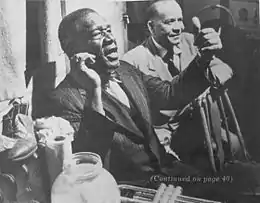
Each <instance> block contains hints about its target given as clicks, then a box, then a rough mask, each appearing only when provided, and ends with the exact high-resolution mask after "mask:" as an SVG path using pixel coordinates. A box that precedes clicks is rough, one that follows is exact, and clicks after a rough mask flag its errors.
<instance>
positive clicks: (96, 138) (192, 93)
mask: <svg viewBox="0 0 260 203" xmlns="http://www.w3.org/2000/svg"><path fill="white" fill-rule="evenodd" d="M117 72H118V74H119V76H120V79H121V81H122V83H123V86H124V89H125V92H126V94H127V95H128V98H129V99H130V100H131V101H132V103H133V104H134V106H135V108H136V109H137V112H138V113H139V121H138V122H140V123H141V126H142V129H138V128H137V126H136V124H135V123H134V121H133V120H132V118H131V116H130V115H129V112H128V111H127V110H126V109H124V108H122V106H120V105H119V104H118V102H117V101H116V100H115V99H113V98H112V96H110V95H109V94H107V93H106V92H105V91H103V95H102V100H103V105H104V110H105V113H106V116H102V115H100V114H99V113H97V112H95V111H93V110H91V109H90V108H89V107H88V106H87V105H85V104H87V103H88V100H89V97H88V92H86V91H85V90H83V89H81V88H79V86H78V84H77V82H75V81H74V80H73V79H72V78H71V77H70V76H69V75H68V76H67V77H66V78H65V80H64V81H62V82H61V84H60V85H59V86H58V87H57V88H56V90H55V91H54V92H53V93H52V94H51V96H50V102H51V103H50V104H51V106H52V107H53V108H52V109H51V112H49V113H47V111H46V114H49V115H50V114H51V115H56V116H60V117H63V118H64V119H67V120H68V121H70V123H71V125H72V126H73V127H74V129H75V131H76V139H75V142H74V143H73V144H74V146H73V149H74V151H92V152H96V153H98V154H100V155H101V157H102V159H103V161H104V165H105V167H106V168H107V169H108V170H109V171H110V172H111V173H112V174H113V175H114V176H115V178H116V179H117V180H136V179H148V178H149V176H150V175H151V174H155V173H162V171H163V170H162V169H163V168H165V167H166V166H165V163H166V162H167V163H169V161H166V159H168V156H169V155H167V156H166V154H165V150H164V148H163V147H162V146H161V145H160V143H159V141H158V138H157V136H156V135H155V132H154V129H153V125H152V121H151V109H150V108H151V101H153V103H156V105H157V106H160V107H162V108H163V106H166V105H169V104H170V106H172V108H175V107H176V105H179V103H184V104H185V103H188V102H189V101H190V100H192V99H193V98H195V97H196V96H198V95H199V94H201V92H203V91H204V90H205V89H206V88H207V87H208V86H209V82H208V80H207V79H206V77H205V74H204V70H203V69H202V68H199V67H197V64H196V63H195V61H194V62H192V63H191V64H190V66H189V67H188V68H187V69H186V70H185V71H183V72H182V73H181V74H180V75H179V76H177V77H175V78H174V79H173V80H172V81H171V82H169V81H162V80H161V79H159V78H156V77H152V76H148V75H145V74H143V73H142V72H141V71H139V70H138V69H136V68H134V67H133V66H132V65H130V64H128V63H126V62H123V61H121V65H120V67H119V68H118V69H117ZM183 93H185V94H184V95H185V97H183V96H182V97H180V94H182V95H183ZM180 98H181V99H180ZM170 159H171V158H170ZM172 160H173V159H172ZM171 167H172V166H171ZM166 168H167V167H166ZM168 168H169V167H168ZM164 171H166V173H168V172H167V171H168V169H166V170H164ZM183 172H184V170H182V169H180V168H179V169H178V170H176V171H174V173H177V175H178V174H180V173H183Z"/></svg>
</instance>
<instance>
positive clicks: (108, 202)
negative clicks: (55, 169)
mask: <svg viewBox="0 0 260 203" xmlns="http://www.w3.org/2000/svg"><path fill="white" fill-rule="evenodd" d="M51 202H52V203H62V202H73V203H86V202H88V203H99V202H100V203H101V202H102V203H120V191H119V189H118V186H117V183H116V181H115V179H114V178H113V176H112V175H111V174H110V173H109V172H108V171H107V170H105V169H104V168H103V167H102V161H101V158H100V156H99V155H97V154H95V153H91V152H80V153H75V154H73V155H72V159H71V160H69V161H68V162H67V163H66V164H65V167H64V170H63V171H62V172H61V173H60V175H58V177H57V178H56V180H55V181H54V183H53V186H52V190H51Z"/></svg>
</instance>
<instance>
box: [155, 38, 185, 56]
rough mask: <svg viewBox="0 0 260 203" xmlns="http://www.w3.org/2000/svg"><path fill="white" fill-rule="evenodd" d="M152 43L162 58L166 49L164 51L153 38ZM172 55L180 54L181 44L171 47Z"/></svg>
mask: <svg viewBox="0 0 260 203" xmlns="http://www.w3.org/2000/svg"><path fill="white" fill-rule="evenodd" d="M152 41H153V43H154V45H155V47H156V49H157V51H158V54H159V56H160V57H162V58H163V57H164V56H165V55H166V54H167V52H168V51H167V49H165V48H164V47H162V46H161V45H160V44H159V43H158V42H156V41H155V39H154V38H153V37H152ZM173 53H174V54H180V53H181V44H179V45H178V46H174V47H173Z"/></svg>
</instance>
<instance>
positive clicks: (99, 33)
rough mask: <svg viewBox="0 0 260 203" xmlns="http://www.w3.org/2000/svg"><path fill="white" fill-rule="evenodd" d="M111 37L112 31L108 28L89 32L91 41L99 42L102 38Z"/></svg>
mask: <svg viewBox="0 0 260 203" xmlns="http://www.w3.org/2000/svg"><path fill="white" fill-rule="evenodd" d="M107 36H109V37H111V36H112V30H111V27H110V26H108V27H106V28H97V29H95V30H92V31H91V39H93V40H99V39H102V38H103V37H107Z"/></svg>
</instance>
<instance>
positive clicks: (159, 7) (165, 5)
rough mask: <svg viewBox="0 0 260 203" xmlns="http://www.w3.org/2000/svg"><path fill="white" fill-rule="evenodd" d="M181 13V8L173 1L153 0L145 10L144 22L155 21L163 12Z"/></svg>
mask: <svg viewBox="0 0 260 203" xmlns="http://www.w3.org/2000/svg"><path fill="white" fill-rule="evenodd" d="M166 9H167V10H172V12H175V10H178V12H179V11H181V7H180V5H179V4H178V2H177V1H175V0H154V1H152V2H151V3H150V4H149V6H148V8H147V10H146V21H149V20H153V19H156V18H157V17H158V16H159V15H161V13H164V11H165V10H166Z"/></svg>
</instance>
